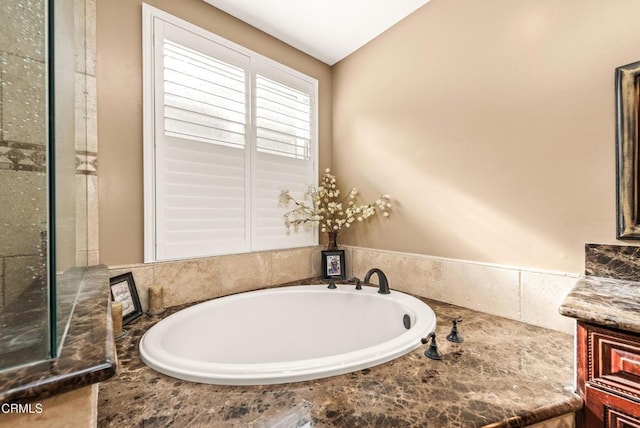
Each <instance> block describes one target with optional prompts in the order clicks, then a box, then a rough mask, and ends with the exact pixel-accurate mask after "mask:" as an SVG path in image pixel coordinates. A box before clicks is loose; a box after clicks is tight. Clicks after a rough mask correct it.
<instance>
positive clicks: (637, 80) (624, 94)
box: [615, 62, 640, 239]
mask: <svg viewBox="0 0 640 428" xmlns="http://www.w3.org/2000/svg"><path fill="white" fill-rule="evenodd" d="M615 87H616V188H617V189H616V190H617V191H616V199H617V222H618V224H617V230H616V237H617V238H618V239H640V225H639V224H638V218H639V215H640V212H639V204H640V200H639V199H640V198H639V194H638V193H639V192H640V188H639V186H638V178H639V177H638V175H639V174H638V169H639V167H640V164H639V162H638V154H639V150H638V122H639V117H638V115H639V113H640V108H639V102H640V62H634V63H632V64H627V65H623V66H621V67H618V68H616V73H615Z"/></svg>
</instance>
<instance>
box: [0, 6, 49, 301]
mask: <svg viewBox="0 0 640 428" xmlns="http://www.w3.org/2000/svg"><path fill="white" fill-rule="evenodd" d="M26 3H27V2H21V1H18V0H8V1H7V2H3V4H2V7H1V8H0V26H2V27H3V31H2V32H3V34H7V35H10V36H7V37H2V38H0V207H1V208H2V209H0V236H1V239H0V309H1V308H3V307H4V306H8V305H10V304H11V303H13V302H14V301H15V300H16V298H17V297H18V295H19V294H20V292H21V291H22V290H23V289H24V288H25V287H27V286H28V285H29V284H30V283H31V282H33V280H34V279H35V278H36V277H38V275H39V274H40V273H41V272H37V270H39V268H37V266H42V258H41V254H40V253H41V251H38V248H39V247H40V245H41V240H40V232H41V231H42V230H44V228H45V227H46V215H47V210H46V191H47V189H46V176H45V163H46V155H45V144H46V117H47V109H46V87H45V85H46V81H45V76H46V47H45V35H44V34H43V28H44V22H45V6H44V4H45V2H43V1H39V2H28V3H30V4H26Z"/></svg>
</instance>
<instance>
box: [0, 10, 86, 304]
mask: <svg viewBox="0 0 640 428" xmlns="http://www.w3.org/2000/svg"><path fill="white" fill-rule="evenodd" d="M45 3H46V2H43V1H41V2H25V1H22V0H6V1H3V5H2V7H1V8H0V26H2V27H4V30H3V33H4V34H10V35H13V36H14V37H12V38H11V37H3V38H0V207H1V209H0V236H1V237H2V238H1V239H0V310H2V308H3V307H5V306H7V305H10V304H11V303H12V302H13V301H15V299H16V298H17V297H18V296H19V294H20V293H21V292H22V291H23V290H24V289H25V288H26V287H27V286H28V285H29V284H30V283H31V282H32V281H33V279H34V277H35V276H37V275H38V274H41V272H32V271H33V270H34V268H33V266H38V265H42V257H43V251H42V249H43V247H44V241H45V240H46V239H44V237H43V234H46V224H47V208H46V203H45V202H43V201H46V194H47V182H46V132H47V130H46V118H47V108H46V87H45V85H46V83H45V76H46V67H47V66H46V48H45V45H44V39H45V35H44V34H43V28H44V20H45V10H44V4H45ZM73 7H74V10H75V17H74V35H73V36H74V43H75V47H74V51H75V58H74V59H75V64H74V67H75V79H74V81H75V93H74V94H69V95H70V96H71V95H72V96H73V97H74V102H75V124H74V127H75V147H76V159H75V165H76V166H75V169H76V173H75V175H76V176H75V186H76V189H75V194H74V195H73V197H75V202H73V203H74V204H75V207H76V208H75V210H76V212H75V215H76V218H77V219H80V221H76V222H75V225H73V224H72V225H70V226H68V227H69V229H68V233H69V236H71V235H75V238H74V239H75V241H76V245H75V250H72V251H73V252H72V253H71V254H70V255H69V257H67V258H69V259H70V262H69V264H74V262H75V265H76V266H87V265H93V264H97V263H98V224H97V218H98V216H97V206H98V205H97V171H96V166H97V165H96V157H97V156H96V155H97V127H96V124H97V114H96V105H97V102H96V99H97V98H96V96H97V95H96V83H95V45H96V44H95V37H96V36H95V0H74V5H73ZM24 40H33V41H34V42H33V43H32V44H31V45H26V44H25V43H24V42H23V41H24ZM18 41H20V43H18ZM34 106H38V107H37V109H36V108H34ZM62 196H63V197H69V192H67V194H66V195H62ZM92 220H95V221H92ZM74 254H75V255H74ZM74 257H75V260H73V258H74ZM65 267H68V266H65Z"/></svg>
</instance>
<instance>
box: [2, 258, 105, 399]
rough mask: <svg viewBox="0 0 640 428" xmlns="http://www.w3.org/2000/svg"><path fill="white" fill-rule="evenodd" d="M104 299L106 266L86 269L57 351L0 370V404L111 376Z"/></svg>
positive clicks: (61, 391) (46, 394)
mask: <svg viewBox="0 0 640 428" xmlns="http://www.w3.org/2000/svg"><path fill="white" fill-rule="evenodd" d="M110 299H111V298H110V289H109V276H108V270H107V268H106V266H92V267H90V268H88V270H87V273H86V276H85V280H84V283H83V285H82V287H81V289H80V290H79V292H78V294H77V297H76V300H75V309H74V310H73V313H72V315H71V321H70V324H69V329H68V331H67V334H66V338H65V339H64V344H63V347H62V351H61V353H60V355H59V356H58V358H55V359H49V360H43V361H39V362H37V363H34V364H30V365H25V366H22V367H17V368H15V369H8V370H4V371H2V372H0V403H11V402H25V403H26V402H30V401H34V400H43V399H45V398H49V397H51V396H54V395H57V394H62V393H64V392H68V391H71V390H74V389H77V388H81V387H83V386H87V385H91V384H93V383H98V382H101V381H104V380H106V379H108V378H110V377H111V376H113V375H114V374H115V372H116V367H117V360H116V358H117V356H116V349H115V345H114V341H113V327H112V325H111V317H110V316H109V314H110V312H108V307H109V302H110Z"/></svg>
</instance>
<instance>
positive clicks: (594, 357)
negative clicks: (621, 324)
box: [576, 321, 640, 428]
mask: <svg viewBox="0 0 640 428" xmlns="http://www.w3.org/2000/svg"><path fill="white" fill-rule="evenodd" d="M576 347H577V360H578V361H577V362H578V364H577V387H578V393H579V394H580V395H581V396H582V398H583V399H584V407H583V409H582V411H581V412H580V413H579V414H578V417H577V423H578V427H586V428H596V427H597V428H601V427H619V428H622V427H624V428H640V334H638V333H631V332H625V331H620V330H615V329H610V328H605V327H601V326H596V325H592V324H588V323H585V322H582V321H578V329H577V336H576Z"/></svg>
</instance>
